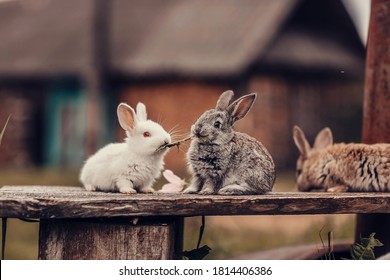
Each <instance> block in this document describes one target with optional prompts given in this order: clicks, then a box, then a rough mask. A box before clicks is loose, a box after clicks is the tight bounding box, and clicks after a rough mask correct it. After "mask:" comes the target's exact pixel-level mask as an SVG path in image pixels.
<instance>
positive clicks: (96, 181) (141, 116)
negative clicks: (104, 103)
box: [80, 103, 171, 194]
mask: <svg viewBox="0 0 390 280" xmlns="http://www.w3.org/2000/svg"><path fill="white" fill-rule="evenodd" d="M118 119H119V123H120V125H121V126H122V128H123V129H125V130H126V135H127V138H126V139H125V143H115V144H109V145H107V146H105V147H103V148H102V149H100V150H99V151H97V152H96V153H95V154H94V155H92V156H91V157H90V158H89V159H88V160H87V161H86V162H85V165H84V166H83V168H82V170H81V173H80V181H81V182H82V183H83V185H84V187H85V188H86V189H87V190H90V191H107V192H116V191H119V192H121V193H128V194H129V193H136V192H137V191H138V192H141V193H151V192H153V191H154V190H153V188H152V185H153V183H154V181H155V179H157V178H158V177H160V175H161V170H162V169H163V167H164V156H165V154H166V153H167V150H163V151H160V152H156V150H157V148H158V147H160V146H161V145H163V144H165V143H170V142H171V137H170V135H169V134H168V133H167V132H166V131H165V130H164V129H163V128H162V127H161V126H160V125H159V124H157V123H155V122H153V121H151V120H147V115H146V108H145V106H144V105H143V104H142V103H139V104H138V105H137V114H135V112H134V110H133V109H132V108H131V107H130V106H128V105H127V104H124V103H121V104H120V105H119V106H118ZM145 132H147V133H149V134H150V136H147V137H145V135H144V133H145Z"/></svg>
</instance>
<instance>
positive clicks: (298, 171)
mask: <svg viewBox="0 0 390 280" xmlns="http://www.w3.org/2000/svg"><path fill="white" fill-rule="evenodd" d="M296 174H297V177H299V175H301V174H302V169H297V171H296Z"/></svg>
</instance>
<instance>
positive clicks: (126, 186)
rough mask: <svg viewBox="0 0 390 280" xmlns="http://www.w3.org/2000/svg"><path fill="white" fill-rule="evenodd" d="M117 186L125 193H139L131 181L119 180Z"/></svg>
mask: <svg viewBox="0 0 390 280" xmlns="http://www.w3.org/2000/svg"><path fill="white" fill-rule="evenodd" d="M116 186H117V187H118V190H119V192H120V193H124V194H133V193H137V191H136V190H135V189H134V188H133V184H132V183H131V182H130V181H127V180H119V181H118V182H117V183H116Z"/></svg>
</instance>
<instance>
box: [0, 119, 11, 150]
mask: <svg viewBox="0 0 390 280" xmlns="http://www.w3.org/2000/svg"><path fill="white" fill-rule="evenodd" d="M10 118H11V115H9V116H8V119H7V121H6V122H5V125H4V128H3V130H2V131H1V133H0V145H1V141H2V140H3V136H4V133H5V129H6V128H7V125H8V122H9V119H10Z"/></svg>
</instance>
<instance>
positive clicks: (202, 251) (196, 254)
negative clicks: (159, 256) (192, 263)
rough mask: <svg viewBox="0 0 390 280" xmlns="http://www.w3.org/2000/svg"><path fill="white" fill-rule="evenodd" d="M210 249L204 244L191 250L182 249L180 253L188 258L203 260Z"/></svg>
mask: <svg viewBox="0 0 390 280" xmlns="http://www.w3.org/2000/svg"><path fill="white" fill-rule="evenodd" d="M210 250H211V248H210V247H209V246H207V245H204V246H202V247H200V248H197V249H194V250H191V251H184V252H183V253H182V255H183V257H185V258H187V259H188V260H203V259H204V258H205V257H206V256H207V255H208V254H209V252H210Z"/></svg>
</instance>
